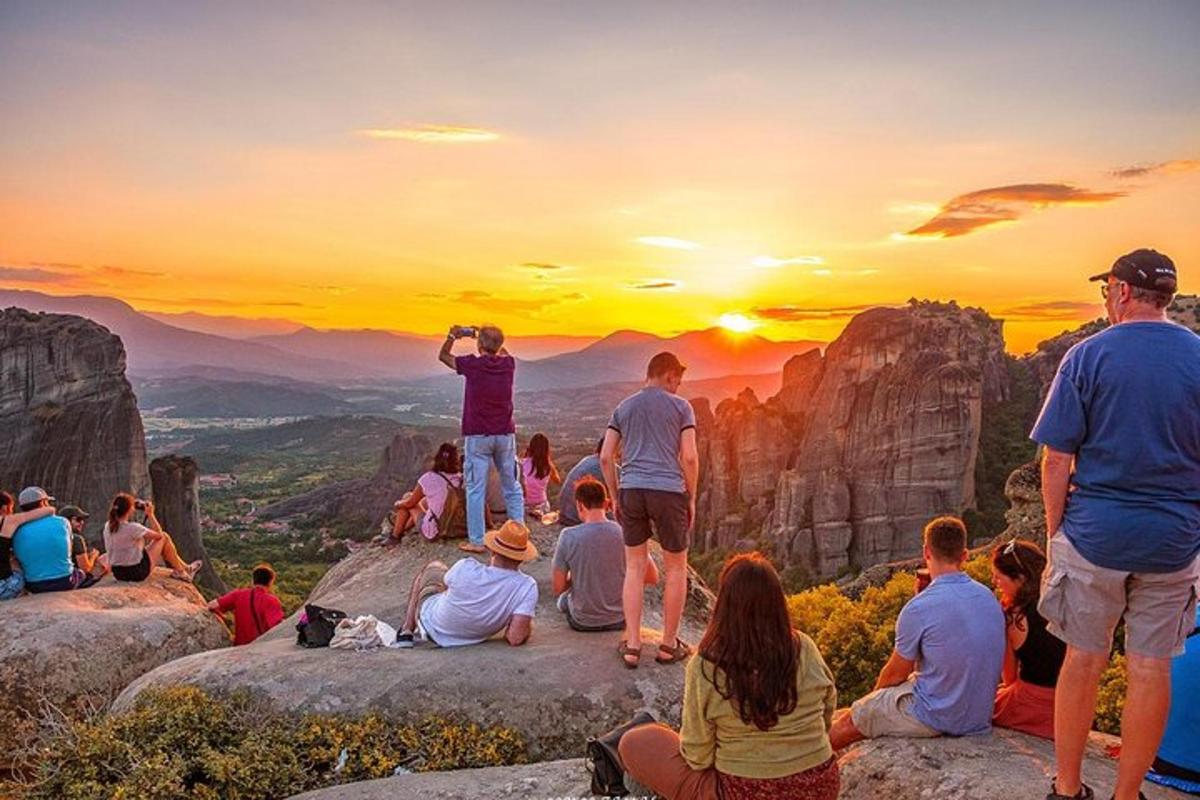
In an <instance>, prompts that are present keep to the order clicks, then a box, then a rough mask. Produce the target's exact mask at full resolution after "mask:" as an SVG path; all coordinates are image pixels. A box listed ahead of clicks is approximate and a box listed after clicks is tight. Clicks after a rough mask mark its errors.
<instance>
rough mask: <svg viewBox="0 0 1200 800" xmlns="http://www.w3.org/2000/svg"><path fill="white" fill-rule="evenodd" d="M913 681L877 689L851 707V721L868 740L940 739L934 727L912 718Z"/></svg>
mask: <svg viewBox="0 0 1200 800" xmlns="http://www.w3.org/2000/svg"><path fill="white" fill-rule="evenodd" d="M913 691H914V687H913V682H912V681H911V680H909V681H905V682H904V683H902V684H900V685H899V686H889V687H888V688H886V689H876V690H875V691H873V692H871V693H870V694H869V695H867V696H866V697H862V698H859V699H858V700H855V701H854V704H853V705H851V706H850V721H851V722H853V723H854V727H855V728H858V731H859V733H861V734H862V735H863V736H865V737H867V738H868V739H878V738H880V737H881V736H897V737H904V738H909V739H929V738H932V737H934V736H941V734H940V733H938V732H937V731H935V730H934V729H933V728H931V727H929V726H928V725H926V724H925V723H924V722H921V721H920V720H919V719H917V718H916V717H914V716H913V714H912V707H913V704H914V703H915V702H916V700H917V699H916V697H914V696H913Z"/></svg>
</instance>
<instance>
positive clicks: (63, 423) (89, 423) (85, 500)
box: [0, 308, 150, 534]
mask: <svg viewBox="0 0 1200 800" xmlns="http://www.w3.org/2000/svg"><path fill="white" fill-rule="evenodd" d="M29 485H38V486H42V487H43V488H45V489H46V490H47V491H49V492H50V493H51V494H53V495H54V496H55V497H57V498H58V500H59V503H60V504H66V503H76V504H78V505H80V506H82V507H83V508H85V509H87V510H88V511H90V512H91V513H92V521H91V528H90V529H89V532H90V533H92V534H96V533H98V531H99V528H100V525H101V524H102V523H103V519H104V513H103V512H104V511H105V510H106V509H107V508H108V504H109V501H110V500H111V499H112V496H113V494H115V493H116V492H118V491H133V492H135V493H145V492H147V491H148V490H149V488H150V477H149V473H148V471H147V468H146V444H145V438H144V434H143V431H142V418H141V415H140V414H139V413H138V409H137V399H136V398H135V397H134V395H133V389H132V388H131V387H130V385H129V381H128V380H126V378H125V349H124V347H123V346H122V344H121V340H120V339H119V338H117V337H116V336H115V335H113V334H112V333H109V332H108V331H107V330H106V329H105V328H102V327H100V326H99V325H97V324H96V323H94V322H91V321H89V320H86V319H83V318H82V317H73V316H66V315H61V314H34V313H32V312H29V311H25V310H22V309H17V308H10V309H7V310H4V311H2V312H0V486H2V487H4V488H6V489H8V490H9V491H12V492H14V493H15V491H19V490H20V489H21V488H22V487H24V486H29Z"/></svg>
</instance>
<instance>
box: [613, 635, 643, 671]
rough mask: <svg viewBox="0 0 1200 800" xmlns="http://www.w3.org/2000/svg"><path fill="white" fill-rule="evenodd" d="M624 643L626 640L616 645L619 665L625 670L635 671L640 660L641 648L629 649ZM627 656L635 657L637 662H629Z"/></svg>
mask: <svg viewBox="0 0 1200 800" xmlns="http://www.w3.org/2000/svg"><path fill="white" fill-rule="evenodd" d="M626 641H628V640H626V639H622V640H621V643H620V644H618V645H617V654H618V655H620V656H621V663H622V664H624V665H625V669H637V668H638V663H639V662H641V660H642V648H640V647H629V646H627V645H626V644H625V642H626ZM629 656H633V657H635V658H636V659H637V661H632V662H631V661H630V660H629Z"/></svg>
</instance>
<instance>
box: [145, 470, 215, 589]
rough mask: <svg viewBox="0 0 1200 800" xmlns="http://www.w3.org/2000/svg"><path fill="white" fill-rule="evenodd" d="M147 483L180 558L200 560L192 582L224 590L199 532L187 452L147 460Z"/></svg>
mask: <svg viewBox="0 0 1200 800" xmlns="http://www.w3.org/2000/svg"><path fill="white" fill-rule="evenodd" d="M150 483H151V485H152V486H153V491H154V507H155V512H156V515H157V517H158V521H159V522H161V523H162V526H163V528H165V529H166V531H167V532H168V533H170V534H171V538H172V539H173V540H174V541H175V546H176V548H178V550H179V554H180V555H181V556H183V560H184V561H195V560H196V559H200V560H202V561H203V562H204V566H203V567H201V569H200V572H198V573H197V574H196V583H198V584H200V585H201V586H203V587H204V588H206V589H208V590H209V591H212V592H215V593H217V594H224V593H225V592H226V591H227V590H228V589H227V587H226V586H225V581H223V580H221V576H219V575H218V574H217V571H216V570H215V569H214V568H213V565H212V562H211V561H210V560H209V558H208V553H207V552H206V551H205V549H204V540H203V539H202V538H201V534H200V475H199V471H198V470H197V469H196V462H195V460H194V459H192V458H190V457H188V456H175V455H171V456H162V457H161V458H156V459H154V460H153V461H151V462H150Z"/></svg>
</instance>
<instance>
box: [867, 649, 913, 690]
mask: <svg viewBox="0 0 1200 800" xmlns="http://www.w3.org/2000/svg"><path fill="white" fill-rule="evenodd" d="M914 666H916V665H915V663H914V662H912V661H909V660H908V659H907V658H905V657H904V656H902V655H900V654H899V653H897V652H896V651H895V650H893V651H892V657H891V658H889V659H888V662H887V663H886V664H884V665H883V669H881V670H880V671H879V678H878V679H877V680H876V681H875V688H876V689H886V688H888V687H889V686H899V685H900V684H902V683H904V682H905V681H906V680H908V676H909V675H911V674H912V671H913V667H914Z"/></svg>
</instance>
